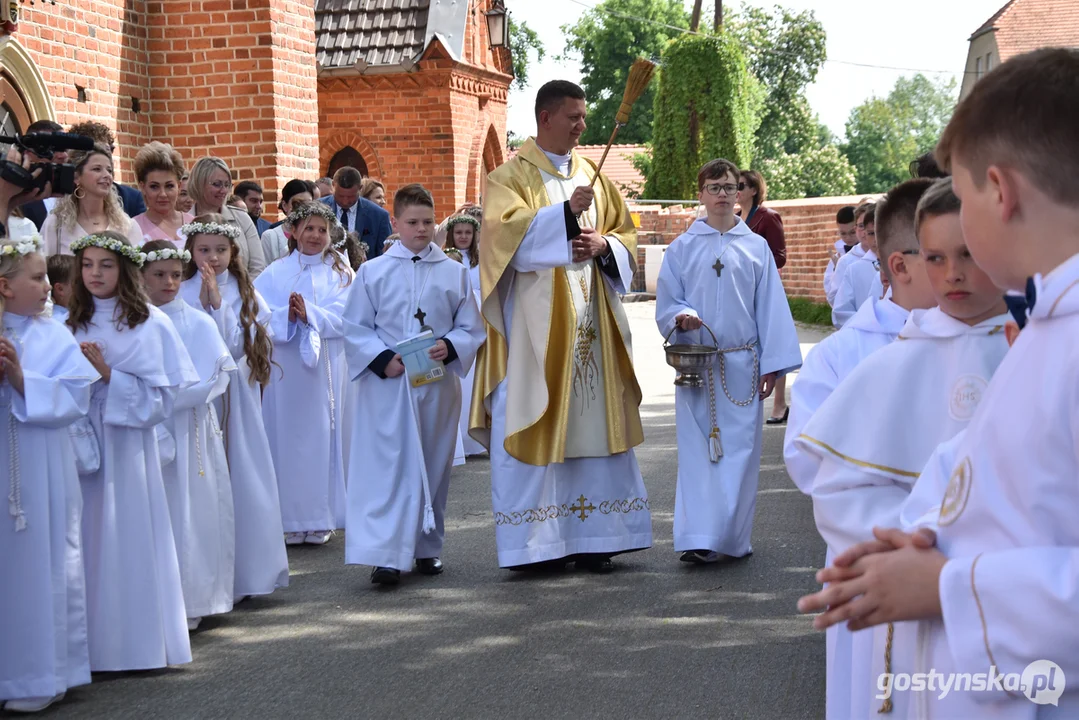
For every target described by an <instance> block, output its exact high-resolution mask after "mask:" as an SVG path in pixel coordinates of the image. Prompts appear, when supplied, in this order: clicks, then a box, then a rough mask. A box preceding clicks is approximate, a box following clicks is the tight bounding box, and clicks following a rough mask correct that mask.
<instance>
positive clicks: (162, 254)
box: [146, 248, 191, 264]
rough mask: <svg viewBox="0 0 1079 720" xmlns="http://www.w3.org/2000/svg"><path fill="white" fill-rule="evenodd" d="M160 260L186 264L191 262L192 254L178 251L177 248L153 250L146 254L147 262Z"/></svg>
mask: <svg viewBox="0 0 1079 720" xmlns="http://www.w3.org/2000/svg"><path fill="white" fill-rule="evenodd" d="M158 260H179V261H180V262H182V263H185V264H186V263H189V262H191V253H190V252H188V251H187V250H177V249H176V248H164V249H163V250H151V251H150V252H148V253H146V262H157V261H158Z"/></svg>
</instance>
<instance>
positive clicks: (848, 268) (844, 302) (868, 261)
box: [832, 205, 883, 328]
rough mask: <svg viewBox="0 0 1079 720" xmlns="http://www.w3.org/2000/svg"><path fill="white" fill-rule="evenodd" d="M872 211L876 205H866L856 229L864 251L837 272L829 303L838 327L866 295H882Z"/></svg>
mask: <svg viewBox="0 0 1079 720" xmlns="http://www.w3.org/2000/svg"><path fill="white" fill-rule="evenodd" d="M875 212H876V206H875V205H869V206H867V207H866V209H865V211H864V212H863V213H862V216H861V218H860V219H859V221H858V223H859V230H860V231H861V232H862V233H863V235H864V237H865V239H864V240H863V241H862V243H861V244H860V246H859V247H861V248H862V250H864V253H863V254H862V255H861V257H857V258H854V259H852V260H850V261H849V262H847V263H846V264H844V266H843V268H842V272H839V273H837V277H836V280H835V282H836V294H835V301H834V302H833V303H832V324H833V325H835V326H836V327H837V328H841V327H843V325H844V324H845V323H846V322H847V321H848V320H850V319H851V318H852V317H854V313H856V312H858V308H860V307H861V306H862V303H864V302H865V301H866V300H867V299H868V298H869V297H871V296H876V297H880V296H881V295H882V294H883V293H882V292H881V285H880V261H879V260H878V259H877V237H876V225H875ZM851 252H853V251H851ZM849 254H850V253H848V255H849ZM844 257H846V256H844Z"/></svg>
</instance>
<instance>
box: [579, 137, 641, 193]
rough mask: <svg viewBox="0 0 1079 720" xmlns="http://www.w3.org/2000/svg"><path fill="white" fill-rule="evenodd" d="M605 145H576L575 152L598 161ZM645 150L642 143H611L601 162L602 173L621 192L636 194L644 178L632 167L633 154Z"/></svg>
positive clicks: (639, 190)
mask: <svg viewBox="0 0 1079 720" xmlns="http://www.w3.org/2000/svg"><path fill="white" fill-rule="evenodd" d="M605 147H607V146H606V145H578V146H577V152H578V153H579V154H580V155H582V156H584V157H586V158H588V159H589V160H592V161H593V162H596V163H598V162H599V159H600V158H601V157H603V149H604V148H605ZM646 150H647V148H645V146H644V145H612V146H611V151H610V152H609V153H607V160H606V161H604V163H603V170H602V172H603V174H604V175H606V176H607V177H608V178H610V179H611V182H613V183H614V185H615V187H617V188H618V189H619V190H620V191H622V192H623V193H634V194H638V193H640V192H641V191H642V190H643V189H644V178H643V177H642V176H641V173H640V172H638V171H637V168H635V167H633V156H634V155H636V154H637V153H643V152H645V151H646Z"/></svg>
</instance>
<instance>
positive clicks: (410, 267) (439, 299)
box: [344, 185, 485, 585]
mask: <svg viewBox="0 0 1079 720" xmlns="http://www.w3.org/2000/svg"><path fill="white" fill-rule="evenodd" d="M393 214H394V218H393V224H394V229H395V230H396V231H397V232H398V233H399V234H400V241H399V242H396V243H394V244H393V245H391V246H390V247H389V248H388V249H387V250H386V252H385V253H383V254H382V255H381V256H379V257H377V258H375V259H374V260H371V261H369V262H366V263H364V264H363V265H361V266H360V270H359V273H358V274H357V277H356V282H355V288H354V289H353V292H352V293H351V294H350V295H349V298H348V302H347V304H346V306H345V311H344V320H345V325H346V330H345V341H346V347H347V354H348V368H349V374H350V376H351V378H352V379H353V380H354V381H356V382H358V383H359V391H358V396H359V397H360V398H361V403H360V404H359V406H358V407H355V410H354V412H356V417H355V422H354V423H353V428H352V442H353V443H356V444H357V445H360V444H362V445H363V446H364V447H365V448H367V449H366V450H365V453H366V457H365V461H364V462H363V463H355V462H354V463H352V464H351V466H350V467H349V494H348V515H347V521H346V523H347V524H346V534H345V562H346V563H348V564H354V565H373V566H375V568H374V571H373V572H372V575H371V581H372V582H374V583H379V584H389V585H394V584H396V583H397V582H398V581H399V578H400V574H401V571H402V570H409V569H411V568H412V567H413V564H415V567H416V569H417V570H418V571H419V572H420V573H423V574H426V575H435V574H438V573H440V572H442V562H441V560H440V559H439V555H441V552H442V542H443V537H444V532H445V531H444V515H445V509H446V497H447V492H448V490H449V479H450V477H449V476H450V467H451V464H452V463H453V454H454V448H455V446H456V443H457V421H458V417H459V415H460V411H461V383H460V378H461V377H462V376H464V375H466V374H467V373H468V370H469V368H470V367H472V362H473V360H474V359H475V356H476V351H477V350H478V349H479V346H480V345H481V344H482V343H483V341H484V339H485V334H484V330H483V322H482V320H481V318H480V313H479V308H478V307H477V306H476V300H475V297H474V296H473V294H472V289H471V286H470V283H469V278H468V268H466V267H465V266H463V265H462V264H461V263H459V262H455V261H453V260H450V259H449V258H448V257H446V254H445V253H443V252H442V250H441V249H440V248H439V247H438V246H437V245H435V244H434V243H433V242H432V239H433V238H434V236H435V229H436V226H435V211H434V200H433V199H432V198H431V194H430V193H429V192H427V190H425V189H424V188H423V187H422V186H420V185H407V186H405V187H403V188H400V189H399V190H398V191H397V192H396V193H394V197H393ZM427 330H430V331H431V332H432V333H433V337H434V338H437V342H435V344H434V346H433V347H431V348H430V350H429V351H428V356H429V357H430V359H431V360H432V361H435V362H436V363H441V364H442V366H444V368H445V374H444V376H443V377H441V379H436V380H434V381H433V382H428V383H426V384H422V385H419V386H418V387H413V384H412V383H411V382H410V380H409V375H408V374H407V373H406V372H405V367H404V364H403V363H402V358H401V356H400V354H398V352H397V350H396V346H397V344H398V343H400V342H401V341H403V340H406V339H408V338H411V337H414V336H416V335H418V334H420V333H421V332H422V331H427Z"/></svg>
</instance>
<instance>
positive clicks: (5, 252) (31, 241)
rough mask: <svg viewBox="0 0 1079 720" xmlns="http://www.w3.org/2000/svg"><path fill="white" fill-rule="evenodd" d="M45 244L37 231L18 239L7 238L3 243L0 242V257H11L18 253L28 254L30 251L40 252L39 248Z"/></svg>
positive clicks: (20, 254)
mask: <svg viewBox="0 0 1079 720" xmlns="http://www.w3.org/2000/svg"><path fill="white" fill-rule="evenodd" d="M44 246H45V243H44V242H43V241H42V239H41V236H40V235H38V234H37V233H34V234H33V235H31V236H29V237H25V238H21V239H19V240H7V241H6V242H4V243H3V244H0V257H11V256H13V255H18V256H19V257H22V256H23V255H29V254H30V253H35V252H41V248H43V247H44Z"/></svg>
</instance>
